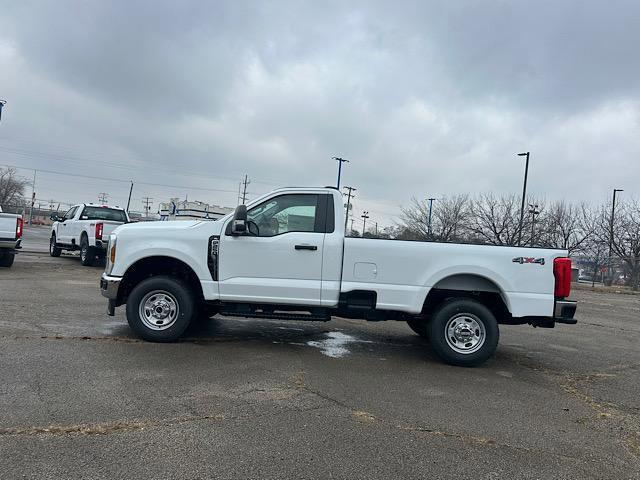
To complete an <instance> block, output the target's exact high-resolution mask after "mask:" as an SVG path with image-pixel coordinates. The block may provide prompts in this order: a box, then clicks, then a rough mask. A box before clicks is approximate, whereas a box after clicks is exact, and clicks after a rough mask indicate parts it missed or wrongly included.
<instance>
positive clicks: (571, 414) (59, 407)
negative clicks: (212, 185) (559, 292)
mask: <svg viewBox="0 0 640 480" xmlns="http://www.w3.org/2000/svg"><path fill="white" fill-rule="evenodd" d="M34 230H37V229H34ZM29 234H30V232H29V231H27V233H26V234H25V246H27V245H32V246H33V247H29V248H28V250H29V251H30V252H32V253H22V254H21V255H19V256H18V258H17V259H16V262H15V264H14V266H13V268H11V269H2V270H0V365H1V368H0V478H3V479H4V478H7V479H14V478H38V479H43V478H91V479H94V478H140V479H142V478H164V479H169V478H170V479H174V478H175V479H200V478H243V479H244V478H369V479H370V478H401V477H402V478H474V479H485V478H486V479H494V478H518V479H520V478H526V479H529V478H530V479H547V478H548V479H558V478H563V479H573V478H576V479H578V478H580V479H583V478H594V479H595V478H598V479H603V478H612V479H613V478H615V479H625V478H628V479H637V478H640V395H639V392H640V382H639V380H640V348H639V347H638V345H639V344H640V296H632V295H616V294H604V293H592V292H589V291H585V290H580V291H576V292H574V295H573V297H574V298H576V299H577V300H579V301H580V305H579V310H578V312H579V315H578V318H579V323H578V325H575V326H568V325H561V326H558V327H557V328H555V329H533V328H531V327H528V326H514V327H508V326H503V327H502V329H501V340H500V345H499V347H498V350H497V353H496V355H495V357H494V358H493V359H491V360H490V361H489V362H488V363H487V364H486V365H484V366H482V367H479V368H473V369H465V368H456V367H450V366H447V365H443V364H442V363H440V362H439V361H438V360H437V359H436V358H435V357H434V356H433V354H432V353H431V351H430V349H429V346H428V344H427V342H426V341H424V340H423V339H421V338H420V337H418V336H417V335H415V334H414V333H413V332H412V331H411V330H410V329H409V328H408V327H407V326H406V325H405V324H404V323H400V322H380V323H367V322H360V321H352V320H342V319H337V320H334V321H332V322H329V323H307V322H290V321H265V320H245V319H231V318H214V319H212V320H210V321H209V322H208V323H207V324H205V325H203V326H201V327H200V328H196V329H194V330H193V331H192V332H191V333H190V334H189V337H188V338H185V339H184V340H183V341H181V342H178V343H175V344H151V343H145V342H141V341H138V340H137V339H135V338H133V337H132V335H131V332H130V330H129V328H128V326H127V323H126V320H125V318H124V312H123V309H122V308H120V309H118V311H117V314H116V316H115V317H107V316H106V314H105V308H106V301H105V300H104V299H103V298H102V297H101V296H100V294H99V291H98V279H99V276H100V273H101V270H102V269H101V268H100V267H92V268H88V267H82V266H81V265H80V263H79V260H78V258H76V257H75V256H63V257H60V258H55V259H54V258H50V257H48V256H47V254H46V253H45V252H46V248H44V249H38V248H36V246H38V245H40V244H41V243H42V239H39V240H38V239H37V238H36V237H38V235H40V234H41V231H40V230H38V231H37V232H36V233H31V238H30V239H29ZM42 237H43V238H44V241H46V235H42ZM38 238H39V237H38ZM29 242H31V244H30V243H29ZM45 245H46V244H45ZM25 249H27V248H26V247H25ZM38 252H40V253H38Z"/></svg>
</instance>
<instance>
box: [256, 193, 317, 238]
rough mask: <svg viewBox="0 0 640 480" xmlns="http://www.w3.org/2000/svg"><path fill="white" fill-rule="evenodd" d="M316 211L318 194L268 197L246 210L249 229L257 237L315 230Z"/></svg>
mask: <svg viewBox="0 0 640 480" xmlns="http://www.w3.org/2000/svg"><path fill="white" fill-rule="evenodd" d="M317 211H318V195H309V194H292V195H281V196H279V197H274V198H270V199H269V200H266V201H264V202H263V203H261V204H259V205H256V206H255V207H253V208H252V209H251V210H249V211H248V212H247V220H248V222H249V230H250V231H255V233H254V234H257V236H259V237H273V236H276V235H281V234H283V233H287V232H315V231H316V217H317ZM251 223H253V225H252V224H251ZM255 227H257V229H256V228H255Z"/></svg>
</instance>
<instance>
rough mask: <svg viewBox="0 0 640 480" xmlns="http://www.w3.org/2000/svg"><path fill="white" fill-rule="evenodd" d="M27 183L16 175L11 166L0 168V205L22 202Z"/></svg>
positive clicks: (19, 203)
mask: <svg viewBox="0 0 640 480" xmlns="http://www.w3.org/2000/svg"><path fill="white" fill-rule="evenodd" d="M28 183H29V182H27V181H26V180H24V179H22V178H20V177H18V176H16V171H15V170H14V169H13V168H0V205H21V204H22V203H24V198H23V197H24V189H25V187H26V186H27V185H28Z"/></svg>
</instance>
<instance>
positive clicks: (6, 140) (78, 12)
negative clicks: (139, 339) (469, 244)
mask: <svg viewBox="0 0 640 480" xmlns="http://www.w3.org/2000/svg"><path fill="white" fill-rule="evenodd" d="M1 12H2V13H1V14H0V98H3V99H5V100H6V101H7V105H6V107H5V109H4V111H3V115H2V122H1V123H0V164H10V165H17V166H20V167H30V168H37V169H42V170H50V171H56V172H68V173H73V174H80V175H87V176H96V177H100V178H101V179H94V178H82V177H71V176H67V177H65V176H62V175H57V174H53V173H47V172H39V173H38V178H37V181H36V191H37V197H38V199H41V200H49V199H54V200H56V201H62V202H84V201H97V193H98V192H107V193H109V194H110V202H113V203H119V204H121V205H122V204H124V203H126V195H127V193H128V188H129V187H128V184H127V183H124V182H116V181H114V180H113V179H121V180H129V179H133V180H134V181H146V182H148V183H157V184H162V185H170V186H171V187H167V186H162V187H160V186H151V185H136V186H135V187H134V194H133V199H134V200H133V205H132V207H133V208H135V209H138V210H140V209H141V198H142V197H143V196H150V197H153V198H154V203H155V204H157V202H158V201H160V200H167V199H168V198H169V197H172V196H179V197H184V196H185V195H186V194H188V195H189V199H194V200H196V199H199V200H203V201H207V202H211V203H216V204H223V205H226V206H235V204H236V197H237V194H236V193H234V192H237V189H238V182H239V181H240V180H241V179H242V177H243V176H244V174H245V173H247V174H248V175H249V177H250V179H251V180H252V182H253V183H252V184H251V185H250V186H249V191H250V193H251V196H252V197H255V195H257V194H259V193H264V192H267V191H268V190H270V189H272V188H275V187H278V186H289V185H329V184H335V181H336V170H337V168H336V162H335V161H333V160H331V157H332V156H342V157H344V158H347V159H350V160H351V163H349V164H346V166H345V168H344V169H343V185H351V186H354V187H356V188H357V189H358V192H357V195H358V198H357V199H356V212H357V213H359V212H361V211H362V210H363V209H369V210H370V212H371V216H372V220H379V221H380V222H381V223H384V224H390V223H391V217H392V216H393V215H394V214H396V213H397V212H398V206H399V205H402V204H406V203H408V202H409V200H410V198H411V197H412V196H416V197H419V198H426V197H431V196H432V197H439V196H441V195H445V194H451V193H463V192H465V193H466V192H468V193H477V192H483V191H495V192H506V193H509V192H513V193H519V192H520V191H521V188H522V176H523V169H524V168H523V167H524V162H523V160H522V158H520V157H517V156H516V153H518V152H521V151H526V150H530V151H531V170H530V180H529V189H530V191H531V192H533V193H534V194H535V195H538V196H540V197H546V198H548V199H555V198H561V197H565V198H567V199H570V200H587V199H594V200H595V201H602V200H604V199H605V198H608V195H609V192H610V190H611V189H612V188H613V187H616V188H624V189H625V195H627V194H630V195H631V194H635V195H636V196H637V195H638V191H639V190H640V52H639V47H640V2H638V1H637V0H629V1H616V0H609V1H606V2H605V1H601V2H596V1H588V2H585V1H557V0H555V1H531V0H528V1H498V0H496V1H488V0H482V1H480V0H479V1H462V0H456V1H444V0H442V1H426V0H420V1H413V2H409V1H406V2H402V1H393V2H392V1H387V2H374V1H371V0H369V1H364V2H348V1H338V2H319V1H312V2H300V1H291V2H286V1H282V2H258V1H246V2H243V1H230V2H222V1H216V2H211V1H173V2H160V1H155V0H154V1H151V0H149V1H138V2H136V1H108V2H104V1H82V2H80V1H77V2H73V1H66V2H65V1H50V2H46V1H41V2H31V1H27V0H21V1H3V2H2V3H1ZM20 174H21V175H24V176H29V177H30V176H31V175H32V172H30V171H28V170H20ZM205 189H209V190H205ZM214 189H215V190H220V191H214ZM436 203H437V202H436Z"/></svg>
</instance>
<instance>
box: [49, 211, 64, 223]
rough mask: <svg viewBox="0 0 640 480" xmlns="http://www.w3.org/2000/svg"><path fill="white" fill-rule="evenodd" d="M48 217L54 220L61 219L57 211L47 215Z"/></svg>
mask: <svg viewBox="0 0 640 480" xmlns="http://www.w3.org/2000/svg"><path fill="white" fill-rule="evenodd" d="M49 219H50V220H52V221H54V222H59V221H60V220H61V218H60V217H59V216H58V214H57V213H52V214H51V215H49Z"/></svg>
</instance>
